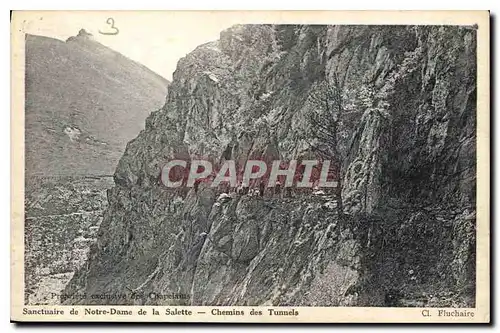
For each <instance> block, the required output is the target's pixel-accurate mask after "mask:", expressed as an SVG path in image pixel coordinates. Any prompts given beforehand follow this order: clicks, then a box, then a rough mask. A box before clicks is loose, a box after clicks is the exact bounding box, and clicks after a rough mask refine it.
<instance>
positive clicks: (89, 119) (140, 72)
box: [25, 35, 168, 177]
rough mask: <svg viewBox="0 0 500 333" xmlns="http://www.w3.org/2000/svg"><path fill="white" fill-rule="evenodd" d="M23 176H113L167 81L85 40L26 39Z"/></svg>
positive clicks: (158, 103) (161, 98)
mask: <svg viewBox="0 0 500 333" xmlns="http://www.w3.org/2000/svg"><path fill="white" fill-rule="evenodd" d="M25 79H26V83H25V86H26V95H25V96H26V97H25V98H26V100H25V113H26V133H25V140H26V175H27V176H28V177H29V176H32V175H38V176H51V175H67V176H70V175H89V174H91V175H96V174H112V173H113V171H114V169H115V167H116V164H117V162H118V159H119V158H120V156H121V154H122V152H123V150H124V149H125V145H126V143H127V142H128V141H130V140H131V139H133V138H134V137H135V136H136V135H137V134H138V133H139V132H140V130H141V129H143V127H144V120H145V118H146V116H147V115H148V114H149V113H150V112H151V111H154V110H156V109H159V108H160V107H161V106H162V105H163V103H164V100H165V96H166V92H167V85H168V81H167V80H165V79H164V78H162V77H161V76H159V75H158V74H156V73H154V72H152V71H151V70H149V69H147V68H146V67H145V66H143V65H140V64H138V63H136V62H134V61H132V60H130V59H128V58H126V57H125V56H123V55H121V54H120V53H118V52H115V51H113V50H111V49H109V48H107V47H105V46H103V45H102V44H100V43H98V42H95V41H93V40H92V39H90V38H88V37H87V36H85V35H82V36H80V35H79V36H77V37H71V38H69V39H68V41H66V42H64V41H60V40H57V39H52V38H47V37H41V36H33V35H28V36H27V37H26V77H25Z"/></svg>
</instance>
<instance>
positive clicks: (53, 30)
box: [23, 11, 236, 80]
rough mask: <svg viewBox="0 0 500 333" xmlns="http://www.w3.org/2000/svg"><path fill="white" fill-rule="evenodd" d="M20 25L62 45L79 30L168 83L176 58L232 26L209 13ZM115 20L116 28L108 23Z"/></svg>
mask: <svg viewBox="0 0 500 333" xmlns="http://www.w3.org/2000/svg"><path fill="white" fill-rule="evenodd" d="M31 14H32V15H29V17H26V19H25V20H23V21H24V22H23V29H24V31H25V32H26V33H28V34H34V35H42V36H47V37H53V38H57V39H61V40H66V39H67V38H68V37H71V36H75V35H77V34H78V31H79V30H80V29H82V28H83V29H85V30H86V31H87V32H89V33H91V34H93V35H94V39H95V40H96V41H98V42H100V43H101V44H104V45H106V46H108V47H110V48H112V49H113V50H115V51H118V52H120V53H122V54H123V55H125V56H127V57H128V58H130V59H133V60H135V61H137V62H140V63H142V64H143V65H145V66H147V67H148V68H150V69H152V70H153V71H155V72H156V73H158V74H160V75H161V76H163V77H165V78H166V79H168V80H171V79H172V73H173V72H174V71H175V68H176V65H177V62H178V60H179V59H180V58H182V57H184V56H185V55H186V54H188V53H189V52H191V51H192V50H194V49H195V48H196V47H197V46H198V45H200V44H203V43H206V42H209V41H213V40H217V39H219V34H220V32H221V31H222V30H224V29H226V28H228V27H230V26H231V25H233V24H236V21H234V22H232V20H231V19H224V20H221V19H220V15H212V14H211V13H210V12H105V11H100V12H43V11H40V12H32V13H31ZM108 18H112V19H113V20H114V26H115V27H116V28H117V29H118V30H119V31H118V34H116V35H105V34H101V33H100V32H99V31H101V32H104V33H109V32H114V31H116V30H115V29H112V28H111V25H110V24H108V23H107V20H108Z"/></svg>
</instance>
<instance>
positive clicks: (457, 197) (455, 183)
mask: <svg viewBox="0 0 500 333" xmlns="http://www.w3.org/2000/svg"><path fill="white" fill-rule="evenodd" d="M475 56H476V33H475V30H474V28H473V27H451V26H449V27H444V26H425V27H424V26H418V27H416V26H294V25H289V26H288V25H281V26H271V25H245V26H235V27H232V28H231V29H228V30H226V31H224V32H222V33H221V35H220V39H219V40H218V41H215V42H211V43H207V44H204V45H201V46H199V47H198V48H196V49H195V50H194V51H193V52H191V53H190V54H188V55H187V56H186V57H185V58H183V59H181V60H180V61H179V63H178V66H177V69H176V71H175V73H174V75H173V82H172V84H171V85H170V87H169V91H168V96H167V101H166V104H165V106H164V107H163V108H162V109H161V110H159V111H157V112H154V113H152V114H151V115H150V116H149V117H148V118H147V120H146V127H145V130H143V131H142V132H141V133H140V134H139V136H138V137H137V138H135V139H134V140H132V141H130V142H129V143H128V145H127V149H126V151H125V153H124V155H123V156H122V158H121V160H120V162H119V165H118V167H117V169H116V171H115V174H114V178H115V184H116V186H115V187H113V188H112V189H110V190H109V191H108V193H107V198H108V208H107V210H106V211H105V214H104V219H103V222H102V224H101V226H100V229H99V232H98V239H97V242H96V243H95V244H94V245H93V246H92V248H91V252H90V255H89V260H88V261H87V263H86V264H85V265H84V266H82V268H81V269H80V270H79V271H78V272H77V273H76V274H75V275H74V277H73V279H72V280H71V282H70V283H69V284H68V286H67V287H66V290H65V293H67V294H70V295H71V294H73V295H76V296H75V298H73V299H71V300H68V302H69V303H83V304H96V303H101V304H191V305H317V306H321V305H348V306H416V305H424V304H426V305H427V306H466V305H467V306H472V305H473V304H474V296H475V295H474V288H475V280H474V277H475V152H476V151H475V115H476V103H475V101H476V75H475V73H476V59H475ZM334 79H335V80H336V82H338V84H339V87H340V89H341V91H342V100H343V109H344V113H343V117H342V123H341V128H340V129H339V135H340V142H339V145H340V148H339V154H340V155H341V157H342V161H343V165H342V184H343V187H342V197H343V201H344V212H343V213H344V214H343V215H342V214H341V215H340V217H339V214H337V212H336V210H335V209H334V208H332V207H334V206H332V205H331V203H332V201H333V200H334V198H332V197H331V196H329V195H328V194H327V195H316V196H314V195H310V194H300V193H295V194H293V195H290V196H285V197H275V196H264V197H251V196H248V195H235V196H233V197H231V198H230V199H224V200H219V199H218V198H217V195H216V194H217V193H215V191H214V190H213V189H211V188H208V187H204V186H203V185H202V186H200V188H199V189H198V191H196V192H195V191H194V190H193V189H191V190H190V191H189V192H187V193H179V191H177V192H173V191H171V190H168V189H167V188H165V186H163V185H162V184H161V182H160V181H159V178H160V168H161V166H162V164H163V163H165V162H166V161H168V160H169V159H172V158H174V157H179V156H183V157H188V156H204V157H206V158H210V159H212V160H216V161H220V160H222V159H234V160H236V161H239V162H240V163H244V162H245V161H246V160H247V159H249V158H261V157H263V156H272V157H274V158H275V159H276V158H281V159H285V160H286V159H292V158H299V159H300V158H306V157H308V156H311V154H314V153H313V151H312V148H311V147H312V146H313V143H314V142H315V141H316V140H317V138H316V137H315V135H314V133H315V129H314V128H312V126H311V123H310V117H309V114H310V113H311V112H313V111H314V110H313V109H314V105H312V104H311V103H310V96H311V94H312V93H313V92H315V91H317V90H318V89H320V87H321V84H322V83H324V82H331V81H332V80H334ZM151 293H154V294H155V295H173V294H179V295H180V294H183V295H186V297H185V298H182V299H179V298H178V297H153V296H152V295H151ZM96 295H101V296H102V295H108V296H109V297H104V298H103V297H99V296H96ZM110 295H111V296H110ZM112 295H126V296H124V297H118V296H116V297H113V296H112Z"/></svg>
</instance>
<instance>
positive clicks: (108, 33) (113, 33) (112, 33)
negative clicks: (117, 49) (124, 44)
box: [99, 17, 120, 35]
mask: <svg viewBox="0 0 500 333" xmlns="http://www.w3.org/2000/svg"><path fill="white" fill-rule="evenodd" d="M106 23H107V24H109V25H111V29H114V30H115V31H113V32H102V31H101V30H99V33H100V34H103V35H118V33H119V32H120V30H118V28H117V27H115V20H114V19H113V18H112V17H110V18H108V19H107V20H106Z"/></svg>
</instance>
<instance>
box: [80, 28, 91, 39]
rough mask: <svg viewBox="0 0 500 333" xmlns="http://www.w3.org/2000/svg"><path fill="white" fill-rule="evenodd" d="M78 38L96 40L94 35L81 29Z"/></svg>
mask: <svg viewBox="0 0 500 333" xmlns="http://www.w3.org/2000/svg"><path fill="white" fill-rule="evenodd" d="M76 37H80V38H85V39H94V35H92V34H91V33H90V32H87V30H85V29H80V31H78V35H77V36H76Z"/></svg>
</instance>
